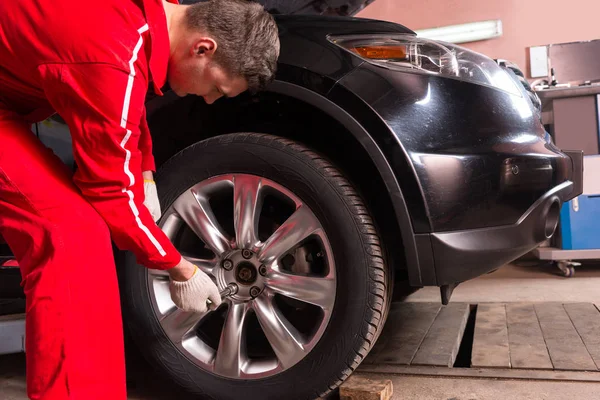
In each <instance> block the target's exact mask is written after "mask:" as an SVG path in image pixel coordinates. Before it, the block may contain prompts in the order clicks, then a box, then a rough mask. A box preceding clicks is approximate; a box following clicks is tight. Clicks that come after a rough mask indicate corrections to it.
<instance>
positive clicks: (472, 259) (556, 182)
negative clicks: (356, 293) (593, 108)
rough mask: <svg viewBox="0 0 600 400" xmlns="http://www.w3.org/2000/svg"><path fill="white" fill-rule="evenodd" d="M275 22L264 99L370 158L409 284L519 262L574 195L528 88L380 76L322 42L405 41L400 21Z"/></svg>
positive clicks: (161, 102)
mask: <svg viewBox="0 0 600 400" xmlns="http://www.w3.org/2000/svg"><path fill="white" fill-rule="evenodd" d="M276 19H277V22H278V24H279V28H280V37H281V56H280V59H279V67H278V74H277V78H276V81H275V82H274V83H273V84H272V85H271V86H270V87H269V88H268V92H270V93H271V94H272V95H277V96H278V95H280V96H285V97H288V98H293V99H297V100H299V101H301V102H303V103H306V104H310V105H311V106H313V107H314V108H317V109H318V110H320V111H322V112H324V113H326V114H327V115H328V116H330V117H331V118H333V119H334V120H335V121H337V122H338V123H339V124H340V125H341V126H343V127H344V128H345V129H346V130H347V132H348V133H349V134H351V135H353V137H354V138H355V139H356V141H357V142H358V143H360V145H361V146H362V147H363V149H364V150H365V151H366V152H367V153H368V155H369V157H370V159H371V160H372V162H373V164H374V165H375V167H376V169H377V173H378V174H379V175H380V177H381V180H382V181H383V182H384V184H385V189H386V191H387V193H381V194H377V195H381V196H389V198H390V199H391V204H392V205H393V210H390V213H393V214H395V215H393V217H394V219H395V221H396V222H397V224H398V227H399V232H400V234H401V237H400V238H395V239H396V242H395V243H387V246H402V247H403V249H404V252H403V254H404V257H405V265H406V268H407V270H408V274H409V280H410V283H411V284H412V285H415V286H425V285H451V284H454V283H458V282H462V281H464V280H467V279H470V278H473V277H476V276H478V275H481V274H483V273H486V272H488V271H491V270H493V269H495V268H498V267H500V266H501V265H503V264H505V263H506V262H510V261H511V260H514V259H515V258H518V257H519V256H521V255H522V254H524V253H526V252H527V251H529V250H531V249H533V248H535V247H536V246H537V245H538V244H539V243H541V242H542V241H544V240H546V238H547V232H548V229H550V230H552V231H553V230H554V229H553V228H554V227H553V226H550V227H549V228H548V225H547V224H546V220H547V218H548V215H550V214H552V215H554V214H555V212H556V208H557V207H560V205H562V202H564V201H567V200H569V199H570V198H573V197H574V196H576V195H578V194H580V193H581V170H582V166H581V159H582V153H581V152H572V153H569V154H565V152H561V151H560V150H559V149H557V148H556V147H555V146H554V145H553V144H552V141H551V139H550V137H549V135H548V134H547V132H546V131H545V130H544V128H543V126H542V125H541V123H540V120H539V109H537V108H536V105H535V104H534V103H533V102H532V100H531V98H532V95H531V94H530V93H527V89H526V87H523V86H521V85H520V84H518V87H519V90H520V95H517V94H511V93H508V92H505V91H502V90H500V89H497V88H493V87H488V86H484V85H480V84H475V83H471V82H465V81H461V80H457V79H451V78H444V77H439V76H434V75H430V74H425V73H420V72H416V71H411V70H406V71H399V70H390V69H387V68H384V67H380V66H376V65H373V64H371V63H369V62H366V61H365V60H363V59H362V58H359V57H358V56H356V55H354V54H352V53H350V52H349V51H347V50H345V49H343V48H341V47H339V46H337V45H335V44H333V43H332V42H331V41H330V40H329V39H328V38H329V37H330V36H331V35H349V34H352V35H356V34H381V33H384V34H404V35H414V32H413V31H411V30H410V29H408V28H406V27H404V26H401V25H398V24H392V23H388V22H381V21H374V20H366V19H357V18H341V17H323V16H319V17H316V16H285V15H277V16H276ZM505 69H506V72H507V73H508V74H509V75H511V76H512V77H513V78H514V80H515V82H518V78H517V76H515V74H514V70H511V69H509V68H505ZM517 72H518V71H517ZM176 101H179V99H178V98H176V96H174V95H173V94H172V93H169V92H167V93H166V95H165V96H164V97H156V96H153V95H152V94H151V93H149V97H148V103H147V109H148V117H149V120H151V119H152V115H153V114H155V113H159V112H160V111H161V109H163V108H164V107H166V106H167V105H168V104H172V103H173V102H176ZM228 101H229V100H228ZM151 129H152V124H151ZM390 217H392V216H390ZM551 222H552V221H551ZM550 225H552V223H550Z"/></svg>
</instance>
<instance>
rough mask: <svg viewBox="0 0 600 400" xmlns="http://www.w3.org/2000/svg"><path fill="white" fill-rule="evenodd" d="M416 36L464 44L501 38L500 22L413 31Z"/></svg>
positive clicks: (483, 22)
mask: <svg viewBox="0 0 600 400" xmlns="http://www.w3.org/2000/svg"><path fill="white" fill-rule="evenodd" d="M415 32H416V33H417V36H419V37H423V38H426V39H433V40H442V41H444V42H448V43H466V42H475V41H477V40H485V39H492V38H495V37H498V36H502V21H501V20H499V19H497V20H490V21H481V22H471V23H468V24H460V25H448V26H443V27H440V28H431V29H421V30H418V31H415Z"/></svg>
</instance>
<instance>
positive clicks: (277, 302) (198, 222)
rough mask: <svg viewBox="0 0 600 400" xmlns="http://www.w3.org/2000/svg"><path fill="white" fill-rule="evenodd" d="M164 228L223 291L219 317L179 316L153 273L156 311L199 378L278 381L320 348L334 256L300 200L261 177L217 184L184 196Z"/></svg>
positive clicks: (332, 292)
mask: <svg viewBox="0 0 600 400" xmlns="http://www.w3.org/2000/svg"><path fill="white" fill-rule="evenodd" d="M160 226H161V228H162V230H163V231H164V232H165V234H166V235H167V236H168V237H169V239H170V240H171V241H172V242H173V243H174V244H175V246H176V247H177V248H178V249H179V251H181V253H182V254H183V255H184V257H186V258H187V259H188V260H189V261H191V262H193V263H194V264H196V265H197V266H198V267H199V268H201V269H202V271H204V272H205V273H207V274H208V275H209V276H210V277H211V278H212V279H213V280H214V281H215V283H216V284H217V286H218V287H219V290H222V289H224V288H225V287H226V286H227V285H229V284H231V283H235V284H236V285H237V287H238V291H237V293H236V294H235V295H233V296H231V297H229V298H227V299H226V300H224V302H223V304H222V306H221V307H219V308H218V309H217V310H215V311H212V312H210V311H209V312H207V313H205V314H198V313H192V312H185V311H182V310H180V309H178V308H177V307H176V306H175V304H174V303H173V302H172V301H171V298H170V294H169V279H168V275H167V274H166V273H165V272H164V271H158V270H148V284H149V288H150V294H151V301H152V305H153V310H154V313H155V315H156V317H157V318H158V320H159V321H160V325H161V326H162V328H163V330H164V331H165V333H166V335H167V336H168V338H169V339H170V340H171V341H172V342H173V343H174V344H175V346H176V347H177V348H178V349H179V351H181V352H182V354H183V355H184V356H186V357H187V358H188V359H190V360H191V361H192V362H194V363H195V364H196V365H198V366H199V367H200V368H202V369H204V370H206V371H209V372H211V373H214V374H216V375H220V376H223V377H227V378H234V379H258V378H265V377H269V376H272V375H275V374H278V373H281V372H283V371H285V370H287V369H289V368H291V367H292V366H294V365H295V364H296V363H298V362H299V361H301V360H302V359H303V358H304V357H305V356H306V355H307V354H308V353H309V352H310V351H311V350H312V349H313V348H314V346H315V345H316V343H317V342H318V341H319V339H320V338H321V336H322V335H323V333H324V331H325V328H326V327H327V325H328V322H329V319H330V317H331V312H332V309H333V306H334V302H335V297H336V275H335V264H334V258H333V253H332V249H331V246H330V243H329V240H328V238H327V235H326V233H325V230H324V229H323V226H322V225H321V222H320V221H319V219H318V218H317V217H316V216H315V214H314V213H313V211H312V210H311V208H310V207H309V206H308V205H307V204H305V203H304V202H303V201H302V200H301V199H300V198H299V197H298V196H296V195H295V194H294V193H292V192H291V191H289V190H288V189H286V188H285V187H283V186H282V185H280V184H278V183H276V182H274V181H272V180H269V179H266V178H264V177H259V176H256V175H248V174H230V175H220V176H216V177H213V178H210V179H207V180H205V181H202V182H200V183H198V184H196V185H194V186H193V187H191V188H190V189H188V190H187V191H185V192H184V193H182V194H181V195H180V196H179V197H178V198H177V199H176V200H175V201H174V202H173V203H172V204H171V205H170V207H169V208H168V209H167V210H165V212H164V215H163V218H162V219H161V222H160Z"/></svg>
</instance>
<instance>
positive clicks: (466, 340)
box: [454, 304, 477, 368]
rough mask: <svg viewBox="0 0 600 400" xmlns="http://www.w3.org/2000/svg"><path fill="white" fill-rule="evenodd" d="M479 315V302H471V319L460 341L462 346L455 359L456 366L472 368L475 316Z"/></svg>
mask: <svg viewBox="0 0 600 400" xmlns="http://www.w3.org/2000/svg"><path fill="white" fill-rule="evenodd" d="M476 316H477V304H471V306H470V310H469V319H468V320H467V325H466V326H465V333H464V334H463V337H462V340H461V342H460V348H459V349H458V355H457V356H456V361H454V368H470V367H471V354H472V352H473V338H474V336H475V318H476Z"/></svg>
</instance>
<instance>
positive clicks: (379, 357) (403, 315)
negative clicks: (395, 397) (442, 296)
mask: <svg viewBox="0 0 600 400" xmlns="http://www.w3.org/2000/svg"><path fill="white" fill-rule="evenodd" d="M440 308H441V305H440V304H439V303H399V304H394V307H393V308H392V309H391V310H390V314H389V316H388V319H387V322H386V325H385V328H384V331H383V332H382V333H381V337H380V338H379V340H378V341H377V344H376V345H375V347H374V348H373V351H372V353H373V357H371V361H372V362H373V363H384V364H399V365H410V362H411V361H412V359H413V358H414V356H415V354H416V353H417V350H418V349H419V346H420V345H421V343H422V342H423V339H424V338H425V335H426V334H427V332H428V331H429V328H430V327H431V324H433V321H434V320H435V317H436V315H437V314H438V311H439V310H440Z"/></svg>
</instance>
